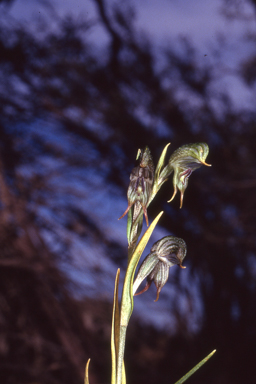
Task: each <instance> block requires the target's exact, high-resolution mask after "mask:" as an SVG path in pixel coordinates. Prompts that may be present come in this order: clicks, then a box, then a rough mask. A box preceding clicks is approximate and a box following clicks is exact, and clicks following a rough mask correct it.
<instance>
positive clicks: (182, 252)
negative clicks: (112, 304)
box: [133, 236, 187, 301]
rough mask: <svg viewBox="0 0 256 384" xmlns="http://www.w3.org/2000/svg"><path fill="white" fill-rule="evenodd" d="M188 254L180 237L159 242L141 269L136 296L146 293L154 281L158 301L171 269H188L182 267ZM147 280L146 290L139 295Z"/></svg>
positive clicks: (167, 238)
mask: <svg viewBox="0 0 256 384" xmlns="http://www.w3.org/2000/svg"><path fill="white" fill-rule="evenodd" d="M186 253H187V247H186V243H185V241H184V240H182V239H180V238H178V237H174V236H166V237H163V238H162V239H161V240H158V241H157V242H156V243H155V244H154V245H153V246H152V248H151V250H150V253H149V254H148V255H147V257H146V258H145V259H144V261H143V262H142V264H141V266H140V268H139V271H138V274H137V277H136V279H135V281H134V284H133V294H134V295H135V296H136V295H140V294H141V293H143V292H146V291H147V290H148V288H149V287H150V285H151V284H152V282H153V281H154V283H155V285H156V288H157V297H156V300H155V301H157V300H158V298H159V294H160V291H161V289H162V288H163V286H164V285H165V283H166V282H167V280H168V277H169V269H170V267H172V266H174V265H175V264H177V265H179V266H180V267H181V268H186V267H183V266H182V261H183V260H184V258H185V256H186ZM145 278H147V284H146V286H145V288H144V289H143V290H142V291H140V292H139V293H136V291H137V289H138V287H139V286H140V284H141V283H142V281H143V280H144V279H145Z"/></svg>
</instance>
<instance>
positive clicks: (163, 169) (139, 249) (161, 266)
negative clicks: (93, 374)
mask: <svg viewBox="0 0 256 384" xmlns="http://www.w3.org/2000/svg"><path fill="white" fill-rule="evenodd" d="M168 146H169V144H167V145H166V147H165V148H164V150H163V152H162V154H161V156H160V159H159V161H158V164H157V166H156V168H155V167H154V164H153V159H152V156H151V152H150V150H149V148H148V147H145V149H144V150H140V149H139V150H138V153H137V158H136V160H138V165H137V166H136V167H135V168H133V170H132V172H131V175H130V184H129V187H128V192H127V198H128V207H127V209H126V210H125V212H124V213H123V215H122V216H121V217H120V219H121V218H123V217H124V216H125V215H126V214H128V218H127V239H128V266H127V270H126V274H125V278H124V284H123V291H122V298H121V303H120V305H119V302H118V289H119V288H118V286H119V275H120V269H118V271H117V274H116V281H115V288H114V299H113V313H112V331H111V356H112V376H111V384H126V374H125V366H124V351H125V341H126V330H127V326H128V323H129V320H130V317H131V315H132V312H133V306H134V302H133V297H134V296H135V295H138V294H141V293H143V292H145V291H146V290H147V289H148V288H149V287H150V285H151V284H152V282H154V283H155V285H156V289H157V297H156V301H157V300H158V299H159V294H160V292H161V289H162V288H163V286H164V285H165V283H166V282H167V280H168V276H169V269H170V267H172V266H174V265H178V266H180V267H181V268H186V267H184V266H183V265H182V262H183V260H184V258H185V256H186V253H187V247H186V243H185V241H184V240H183V239H180V238H177V237H174V236H165V237H164V238H162V239H161V240H158V241H157V242H156V243H155V244H153V246H152V248H151V250H150V253H149V254H148V255H147V256H146V258H145V259H144V261H143V262H142V264H141V266H140V268H139V270H138V273H137V276H136V278H135V271H136V268H137V265H138V263H139V260H140V258H141V255H142V253H143V251H144V249H145V247H146V245H147V243H148V241H149V239H150V237H151V234H152V232H153V230H154V228H155V227H156V225H157V223H158V221H159V219H160V217H161V216H162V214H163V212H160V213H159V214H158V215H157V217H156V218H155V219H154V220H153V222H152V223H151V225H150V226H148V224H149V222H148V214H147V209H148V207H149V205H150V203H151V201H152V200H153V199H154V198H155V196H156V194H157V192H158V191H159V190H160V188H161V187H162V185H163V184H164V183H165V182H166V181H167V180H168V178H169V177H170V176H171V174H172V173H173V188H174V192H173V195H172V197H171V199H170V200H169V201H172V200H173V199H174V197H175V196H176V194H177V192H178V190H179V191H180V208H182V204H183V198H184V193H185V190H186V188H187V186H188V179H189V177H190V175H191V174H192V172H193V171H194V170H196V169H197V168H200V167H201V166H202V165H206V166H210V164H207V163H206V162H205V160H206V157H207V155H208V152H209V148H208V145H207V144H206V143H194V144H187V145H183V146H182V147H180V148H178V149H177V150H176V151H174V153H173V154H172V155H171V157H170V159H169V161H168V163H167V165H164V163H165V157H166V153H167V149H168ZM143 216H144V217H145V221H146V224H147V226H148V228H147V230H146V232H145V233H144V234H143V236H142V237H141V239H140V240H139V237H140V234H141V231H142V224H143ZM144 279H146V280H147V282H146V286H145V287H144V288H143V289H142V290H141V291H140V292H139V293H137V289H138V288H139V286H140V285H141V283H142V282H143V280H144ZM214 353H215V350H214V351H212V352H211V353H210V354H209V355H208V356H206V357H205V358H204V359H203V360H202V361H201V362H200V363H198V364H197V365H196V366H195V367H194V368H192V369H191V371H189V372H188V373H187V374H186V375H185V376H183V377H182V378H181V379H180V380H179V381H178V382H177V383H175V384H181V383H184V382H185V381H186V380H187V379H188V378H189V377H190V376H191V375H192V374H193V373H194V372H195V371H196V370H197V369H199V368H200V367H201V366H202V365H203V364H204V363H205V362H206V361H207V360H208V359H209V358H210V357H211V356H212V355H213V354H214ZM89 362H90V359H89V360H88V362H87V365H86V369H85V384H89V374H88V368H89Z"/></svg>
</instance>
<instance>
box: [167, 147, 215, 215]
mask: <svg viewBox="0 0 256 384" xmlns="http://www.w3.org/2000/svg"><path fill="white" fill-rule="evenodd" d="M208 153H209V147H208V145H207V144H206V143H195V144H186V145H183V146H182V147H180V148H178V149H177V150H176V151H174V152H173V154H172V156H171V157H170V160H169V164H168V165H169V167H170V168H172V169H173V171H174V175H173V187H174V192H173V195H172V197H171V199H170V200H169V201H168V203H169V202H170V201H172V200H173V199H174V197H175V195H176V193H177V190H179V191H180V208H182V203H183V196H184V192H185V190H186V188H187V186H188V179H189V176H190V175H191V174H192V172H193V171H194V170H195V169H197V168H200V167H201V166H202V165H206V166H208V167H210V166H211V164H207V163H206V162H205V159H206V157H207V155H208Z"/></svg>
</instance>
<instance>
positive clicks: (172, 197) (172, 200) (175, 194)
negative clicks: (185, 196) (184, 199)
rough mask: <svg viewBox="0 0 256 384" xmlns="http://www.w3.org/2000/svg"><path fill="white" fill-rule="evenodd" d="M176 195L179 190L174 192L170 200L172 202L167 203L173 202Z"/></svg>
mask: <svg viewBox="0 0 256 384" xmlns="http://www.w3.org/2000/svg"><path fill="white" fill-rule="evenodd" d="M176 193H177V190H174V192H173V195H172V197H171V198H170V200H168V201H167V203H170V202H171V201H173V199H174V197H175V195H176Z"/></svg>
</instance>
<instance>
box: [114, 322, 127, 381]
mask: <svg viewBox="0 0 256 384" xmlns="http://www.w3.org/2000/svg"><path fill="white" fill-rule="evenodd" d="M126 330H127V326H124V325H120V332H119V343H118V344H119V345H118V356H117V375H116V384H122V377H123V373H122V369H123V361H124V348H125V338H126Z"/></svg>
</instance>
